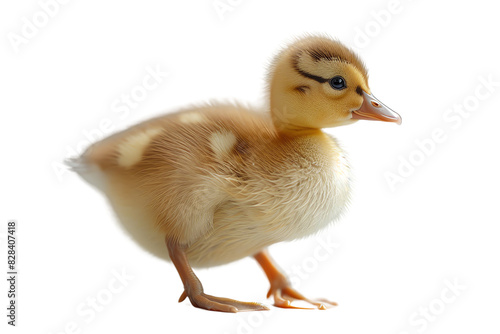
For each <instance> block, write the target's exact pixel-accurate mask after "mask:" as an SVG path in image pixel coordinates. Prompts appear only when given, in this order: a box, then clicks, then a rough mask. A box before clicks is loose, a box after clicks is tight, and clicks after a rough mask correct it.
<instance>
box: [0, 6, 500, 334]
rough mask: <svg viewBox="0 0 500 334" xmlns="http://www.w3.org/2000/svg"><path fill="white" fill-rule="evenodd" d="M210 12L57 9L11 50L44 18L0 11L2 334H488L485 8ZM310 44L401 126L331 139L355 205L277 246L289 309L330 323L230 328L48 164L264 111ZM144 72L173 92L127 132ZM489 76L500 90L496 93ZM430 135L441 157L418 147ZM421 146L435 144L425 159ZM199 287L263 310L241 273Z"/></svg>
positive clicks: (493, 149) (148, 107)
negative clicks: (318, 36) (331, 46)
mask: <svg viewBox="0 0 500 334" xmlns="http://www.w3.org/2000/svg"><path fill="white" fill-rule="evenodd" d="M47 1H48V0H42V3H45V2H47ZM214 3H217V2H214V1H213V0H205V1H180V0H177V1H170V2H166V1H153V0H142V1H123V0H120V1H118V0H115V1H96V0H87V1H76V0H74V1H69V2H68V3H67V4H61V5H59V8H58V10H57V12H56V13H55V14H53V17H50V18H49V19H48V22H46V25H45V26H43V27H40V28H38V31H37V32H36V33H33V32H32V35H33V36H29V38H26V40H23V41H24V43H22V44H20V45H17V46H15V45H14V44H15V43H14V44H13V43H12V42H11V40H12V39H13V38H14V37H13V36H22V33H23V26H25V25H26V24H27V23H26V21H25V20H24V19H23V18H26V19H27V20H28V21H30V22H33V20H34V18H33V16H35V17H37V18H38V20H42V21H40V22H41V23H40V22H38V23H37V24H39V25H40V24H44V22H43V14H40V11H41V10H42V9H41V6H40V4H39V3H38V2H37V1H34V0H29V1H27V0H24V1H15V2H13V1H9V2H8V3H7V2H2V5H1V6H0V22H1V30H2V31H1V36H2V40H1V43H0V48H1V57H2V58H1V60H2V61H1V62H0V91H1V95H0V96H1V97H0V110H1V121H0V136H1V140H0V148H1V150H0V152H1V154H2V160H1V164H0V166H1V167H0V168H1V175H0V177H1V191H0V196H1V212H0V221H2V224H1V226H2V227H1V229H2V230H1V234H0V237H1V238H0V241H1V245H0V246H1V249H2V250H1V252H2V254H5V249H6V246H5V245H6V234H5V231H6V223H7V221H8V219H16V220H17V221H18V238H19V242H18V247H19V248H18V252H19V257H18V260H19V272H20V276H19V285H18V290H19V295H18V307H19V308H18V327H16V328H14V329H13V328H10V326H7V325H6V320H7V318H6V317H5V313H6V310H5V307H4V306H6V305H7V304H6V303H7V298H6V291H7V286H6V284H5V283H6V281H5V279H2V280H1V282H2V284H0V287H1V291H0V296H2V297H1V301H0V305H1V309H2V310H4V311H2V312H1V313H2V314H1V316H0V319H2V320H1V322H2V324H1V325H0V326H1V328H2V333H3V332H4V328H8V329H9V333H44V334H48V333H138V332H141V333H142V332H144V333H271V332H278V331H280V332H282V331H284V332H292V333H295V332H306V331H307V332H309V331H312V332H328V333H386V334H387V333H394V334H399V333H411V334H413V333H424V332H425V333H471V332H485V333H486V332H488V333H493V332H498V330H499V329H500V325H499V323H498V315H499V313H500V304H499V302H498V300H499V298H500V288H499V282H500V272H499V270H498V263H499V262H498V257H499V254H500V243H499V242H498V239H499V236H500V227H499V223H500V213H499V210H498V205H499V197H500V196H499V187H500V178H499V173H498V171H499V170H500V163H499V159H498V144H499V143H500V142H499V139H500V136H499V134H498V130H497V129H498V127H499V126H500V122H499V121H500V110H499V108H498V107H499V102H500V86H499V82H500V71H499V65H498V63H499V59H500V48H499V47H498V44H499V43H498V32H499V31H500V24H499V23H498V22H499V21H498V8H494V7H493V5H492V2H491V1H486V0H485V1H479V0H476V1H470V2H468V5H463V4H461V3H462V2H454V1H442V2H439V3H438V2H437V1H429V0H427V1H426V0H421V1H409V0H401V1H400V2H399V5H397V6H396V7H394V6H393V5H392V4H391V2H390V1H388V0H377V1H307V2H306V1H295V2H292V1H273V2H270V1H263V0H248V1H247V0H241V1H237V0H222V1H220V2H219V3H222V4H228V6H230V8H229V9H227V8H226V9H227V10H226V11H225V12H223V13H221V12H218V11H217V10H216V9H215V7H214ZM52 9H53V8H52ZM53 10H54V9H53ZM389 10H391V11H392V13H391V12H390V11H389ZM377 13H378V14H377ZM387 13H390V16H388V15H387ZM37 15H38V16H37ZM40 15H42V16H40ZM376 17H378V20H379V21H377V18H376ZM24 29H25V30H26V28H24ZM360 31H368V35H367V36H366V37H365V38H364V39H362V37H361V35H360V34H361V33H360ZM25 32H26V31H25ZM305 33H325V34H329V35H331V36H334V37H337V38H339V39H340V40H341V41H343V42H344V43H346V44H347V45H349V46H351V47H352V48H354V49H355V50H356V51H357V52H358V53H359V54H360V56H361V57H362V58H363V59H364V60H365V62H366V64H367V67H368V68H369V70H370V87H371V89H372V91H373V93H374V94H375V95H376V96H377V97H378V98H380V100H381V101H383V102H384V103H385V104H387V105H389V106H390V107H392V108H393V109H394V110H396V111H398V112H399V113H400V114H401V115H402V117H403V124H402V126H399V127H398V126H396V125H394V124H388V123H381V122H362V121H361V122H358V123H357V124H355V125H352V126H348V127H344V128H336V129H329V130H327V131H328V132H330V133H332V134H334V135H336V136H337V137H338V138H339V140H340V141H341V142H342V143H343V144H344V147H345V148H346V150H347V151H348V153H349V156H350V161H351V163H352V166H353V169H354V172H355V184H354V194H353V200H352V205H351V206H350V209H349V211H348V213H347V214H346V215H345V216H344V217H343V218H342V219H341V220H340V221H338V222H336V223H335V224H333V225H332V227H331V228H330V229H328V230H325V231H322V232H321V233H320V234H319V235H318V237H317V238H314V237H312V238H309V239H305V240H299V241H295V242H292V243H285V244H279V245H275V246H273V247H271V252H272V253H273V254H274V256H275V258H276V260H277V262H278V263H279V264H280V265H281V266H282V267H283V268H284V269H285V270H287V271H290V272H292V276H293V281H294V282H295V283H296V284H298V288H299V290H300V291H301V292H303V293H304V294H306V295H308V296H311V297H316V296H317V297H327V298H330V299H332V300H335V301H337V302H338V303H339V306H338V307H336V308H334V309H331V310H328V311H307V310H282V309H276V308H272V310H271V311H270V312H267V313H266V312H260V313H240V314H223V313H215V312H208V311H203V310H199V309H195V308H194V307H192V306H191V305H190V303H189V301H185V302H183V303H181V304H178V303H177V299H178V297H179V295H180V293H181V292H182V285H181V282H180V279H179V277H178V275H177V273H176V271H175V269H174V267H173V266H172V265H171V264H170V263H165V262H163V261H160V260H158V259H156V258H153V257H152V256H151V255H149V254H147V253H145V252H144V251H143V250H142V249H140V248H139V247H138V246H137V245H135V244H134V243H133V242H132V241H131V240H130V239H129V237H128V236H127V235H126V234H125V233H124V232H123V231H122V230H121V229H120V227H119V225H118V223H117V221H116V220H115V218H114V216H113V213H112V212H111V210H110V208H109V206H108V205H107V203H106V200H105V199H104V198H103V197H102V196H101V195H100V194H98V193H97V192H96V191H95V190H94V189H92V188H91V187H90V186H88V185H87V184H86V183H84V182H83V181H82V180H81V179H79V178H78V177H77V176H76V175H74V174H71V173H69V172H68V173H65V172H64V171H61V170H58V169H57V166H58V163H59V162H61V161H62V160H63V159H64V158H65V157H67V156H68V155H71V152H72V151H74V150H77V148H81V147H83V146H85V141H86V140H87V139H86V138H87V136H86V135H85V133H87V135H88V133H90V134H91V135H93V136H95V138H96V139H97V137H98V135H99V133H98V132H96V131H99V126H100V124H101V122H103V120H106V119H107V120H108V121H104V122H108V123H109V124H110V126H112V127H114V130H115V131H116V130H117V129H119V128H123V127H126V126H128V125H132V124H134V123H136V122H138V121H140V120H143V119H147V118H149V117H152V116H155V115H158V114H160V113H162V112H165V111H167V112H168V111H173V110H175V109H176V108H177V107H180V106H184V105H188V104H191V103H199V102H204V101H207V100H209V99H217V100H233V99H234V100H238V101H244V102H249V103H252V104H255V105H256V104H259V103H264V102H265V101H264V100H263V99H264V97H265V83H266V81H265V78H266V71H267V67H268V63H269V61H270V60H271V59H272V57H273V55H274V54H276V52H277V51H278V50H279V49H280V48H281V47H283V46H284V45H286V43H288V42H289V41H291V40H293V38H294V37H297V36H301V35H303V34H305ZM148 67H149V68H159V69H161V70H162V71H165V72H168V75H167V76H166V77H165V78H164V79H163V81H162V83H161V84H160V85H158V87H157V88H156V89H154V90H152V91H150V92H148V94H147V97H145V99H144V100H143V101H140V102H139V103H138V105H137V107H136V108H134V109H131V110H130V112H129V114H128V115H127V116H126V117H124V114H120V113H119V114H117V113H115V112H114V109H113V107H112V106H113V104H114V103H117V102H116V100H117V99H118V101H119V99H120V97H121V95H122V94H130V93H131V91H132V90H133V89H137V88H136V87H137V86H138V85H141V83H142V80H143V78H144V77H145V76H146V75H147V70H146V68H148ZM481 78H483V79H484V80H487V79H488V78H490V80H492V81H493V82H495V83H496V86H492V87H490V89H491V92H490V91H488V90H487V87H485V86H484V85H483V84H482V83H481V82H482V81H481V80H482V79H481ZM475 94H479V95H480V98H477V97H475ZM485 95H488V96H485ZM459 107H461V108H462V109H464V110H466V109H467V108H468V109H469V110H470V112H469V111H467V110H466V112H467V113H468V115H467V116H466V117H462V116H458V115H459V114H458V113H456V112H455V111H454V110H458V109H456V108H459ZM450 108H451V111H450ZM453 108H455V109H453ZM446 117H448V118H446ZM450 117H452V118H450ZM439 129H441V130H439ZM435 131H438V132H439V131H441V133H442V136H441V137H444V140H441V142H439V143H435V144H429V138H432V133H433V132H435ZM441 139H443V138H441ZM416 141H418V142H422V141H423V142H425V143H427V146H426V147H427V154H426V155H424V153H422V152H421V149H419V148H418V146H417V144H416ZM432 146H434V147H432ZM401 159H403V160H407V161H408V160H409V159H412V161H413V165H414V166H413V167H411V168H413V170H408V169H409V168H410V167H408V165H407V166H406V167H405V168H406V172H405V171H403V173H404V177H403V178H401V179H400V180H399V181H398V183H397V184H395V185H394V186H393V187H392V188H391V186H390V185H389V183H388V181H387V180H386V177H387V175H388V173H394V174H397V173H398V168H400V169H401V168H403V167H401V164H402V163H401V161H402V160H401ZM393 176H394V175H393ZM318 240H319V241H318ZM332 242H333V243H334V244H335V247H333V248H332V247H330V248H328V249H326V248H324V246H322V245H324V244H325V243H326V244H328V243H332ZM331 249H334V251H332V252H331V254H330V253H327V251H328V250H331ZM319 254H320V255H321V256H319ZM0 258H1V259H2V260H1V261H2V265H1V267H2V268H5V265H4V263H5V258H6V256H5V255H2V256H1V257H0ZM122 270H124V271H125V272H126V273H127V275H128V276H131V277H133V278H131V279H130V280H129V281H127V282H126V286H122V285H120V284H119V283H116V282H115V281H114V280H113V277H114V276H113V275H114V274H113V272H120V271H122ZM297 270H300V271H301V273H300V274H298V273H297V272H298V271H297ZM2 271H4V270H2ZM5 271H6V270H5ZM294 271H295V274H294V273H293V272H294ZM197 273H198V274H199V277H200V279H201V280H202V282H203V283H204V286H205V290H206V292H208V293H210V294H213V295H217V296H223V297H231V298H236V299H241V300H246V301H259V302H263V303H267V304H268V305H270V304H271V303H272V301H271V300H266V299H265V294H266V292H267V289H268V282H267V280H266V278H265V276H264V274H263V273H262V271H261V270H260V268H259V267H258V266H257V264H256V263H255V261H253V260H252V259H243V260H241V261H238V262H236V263H232V264H229V265H226V266H222V267H217V268H211V269H208V270H198V271H197ZM3 275H4V274H2V277H3ZM447 282H451V283H452V284H455V283H456V284H458V285H460V287H459V290H457V291H456V292H455V293H453V292H452V291H451V290H447V289H448V288H447V284H450V283H447ZM110 283H111V284H112V287H114V288H115V289H113V290H114V291H115V293H113V292H110V290H109V287H108V285H109V284H110ZM113 284H114V285H113ZM116 289H118V290H120V291H119V292H117V291H116ZM442 293H444V295H442ZM96 297H97V298H98V300H99V298H100V300H101V302H103V303H105V304H106V305H104V306H102V310H101V311H99V312H95V314H94V315H93V316H92V312H91V311H89V310H91V308H90V306H89V305H87V303H88V301H89V300H91V299H92V298H96ZM78 309H79V310H80V311H78ZM426 310H427V311H426ZM425 312H428V315H427V318H426V316H424V315H423V314H424V313H425Z"/></svg>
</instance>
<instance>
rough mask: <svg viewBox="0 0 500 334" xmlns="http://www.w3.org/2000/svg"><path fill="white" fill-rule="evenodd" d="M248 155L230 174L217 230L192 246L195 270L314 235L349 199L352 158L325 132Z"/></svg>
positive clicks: (216, 221) (216, 215)
mask: <svg viewBox="0 0 500 334" xmlns="http://www.w3.org/2000/svg"><path fill="white" fill-rule="evenodd" d="M245 153H246V157H244V158H243V160H241V161H240V162H239V163H238V165H237V166H234V169H233V170H232V171H230V172H229V173H230V174H231V175H230V176H226V179H228V180H230V183H229V185H228V187H227V189H226V191H227V194H228V200H227V201H225V202H224V203H223V204H221V205H220V206H219V207H218V208H217V210H216V211H215V213H214V219H213V229H212V230H211V231H210V232H209V233H207V234H206V235H205V236H204V237H202V238H201V239H199V240H198V241H197V242H195V243H194V244H192V245H191V247H190V248H189V253H188V256H189V259H190V262H191V263H192V264H193V265H195V266H201V267H205V266H214V265H219V264H224V263H228V262H231V261H234V260H237V259H240V258H243V257H246V256H251V255H253V254H255V253H256V252H258V251H259V250H261V249H262V248H264V247H266V246H269V245H271V244H274V243H277V242H280V241H287V240H293V239H296V238H300V237H304V236H307V235H310V234H313V233H315V232H317V231H318V230H320V229H321V228H323V227H325V226H326V225H328V224H329V223H330V222H332V221H333V220H335V219H336V218H337V217H339V215H341V213H342V212H343V210H344V209H345V207H346V205H347V203H348V201H349V193H350V181H349V178H350V173H349V172H350V170H349V166H348V164H347V160H346V158H345V157H344V153H343V152H342V150H341V148H340V147H339V146H338V145H337V143H336V141H335V139H332V138H330V137H328V136H326V135H325V134H323V133H321V134H318V135H316V136H308V137H302V138H295V139H293V140H287V141H284V142H280V141H279V140H278V141H277V142H274V143H272V144H271V143H266V146H265V147H264V146H263V147H262V149H258V148H257V149H254V150H252V147H249V148H248V149H247V150H246V152H245Z"/></svg>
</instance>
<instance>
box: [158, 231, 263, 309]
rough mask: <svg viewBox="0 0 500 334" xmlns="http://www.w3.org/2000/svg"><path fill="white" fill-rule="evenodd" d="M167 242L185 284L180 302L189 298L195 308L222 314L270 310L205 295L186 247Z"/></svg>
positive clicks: (258, 304) (259, 305) (256, 304)
mask: <svg viewBox="0 0 500 334" xmlns="http://www.w3.org/2000/svg"><path fill="white" fill-rule="evenodd" d="M165 242H166V244H167V248H168V253H169V255H170V259H171V260H172V262H173V264H174V265H175V268H176V269H177V271H178V272H179V276H180V277H181V280H182V283H183V284H184V292H183V293H182V295H181V297H180V299H179V302H182V301H183V300H184V299H186V297H189V300H190V301H191V304H193V306H195V307H199V308H203V309H206V310H212V311H221V312H238V311H263V310H269V308H267V307H266V306H264V305H262V304H260V303H249V302H240V301H237V300H234V299H229V298H220V297H214V296H210V295H207V294H205V293H204V292H203V286H202V285H201V282H200V280H199V279H198V277H196V275H195V274H194V272H193V269H192V268H191V266H190V265H189V262H188V259H187V256H186V247H185V246H183V245H179V244H177V243H174V242H171V241H169V240H168V239H166V240H165Z"/></svg>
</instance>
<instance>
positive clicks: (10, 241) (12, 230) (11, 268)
mask: <svg viewBox="0 0 500 334" xmlns="http://www.w3.org/2000/svg"><path fill="white" fill-rule="evenodd" d="M16 226H17V224H16V222H15V221H13V220H11V221H9V222H8V223H7V282H8V284H7V298H8V299H7V300H8V305H7V323H8V324H9V325H11V326H15V325H16V317H17V304H16V303H17V298H16V295H17V293H18V292H17V269H16V268H17V262H16V252H17V246H16V243H17V240H16Z"/></svg>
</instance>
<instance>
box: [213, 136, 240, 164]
mask: <svg viewBox="0 0 500 334" xmlns="http://www.w3.org/2000/svg"><path fill="white" fill-rule="evenodd" d="M235 144H236V136H235V135H234V134H233V133H232V132H229V131H225V132H221V131H217V132H214V133H212V134H211V135H210V147H211V148H212V151H214V153H215V155H216V156H217V157H219V158H220V157H224V156H225V155H227V154H228V153H229V152H231V150H232V149H233V147H234V145H235Z"/></svg>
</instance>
